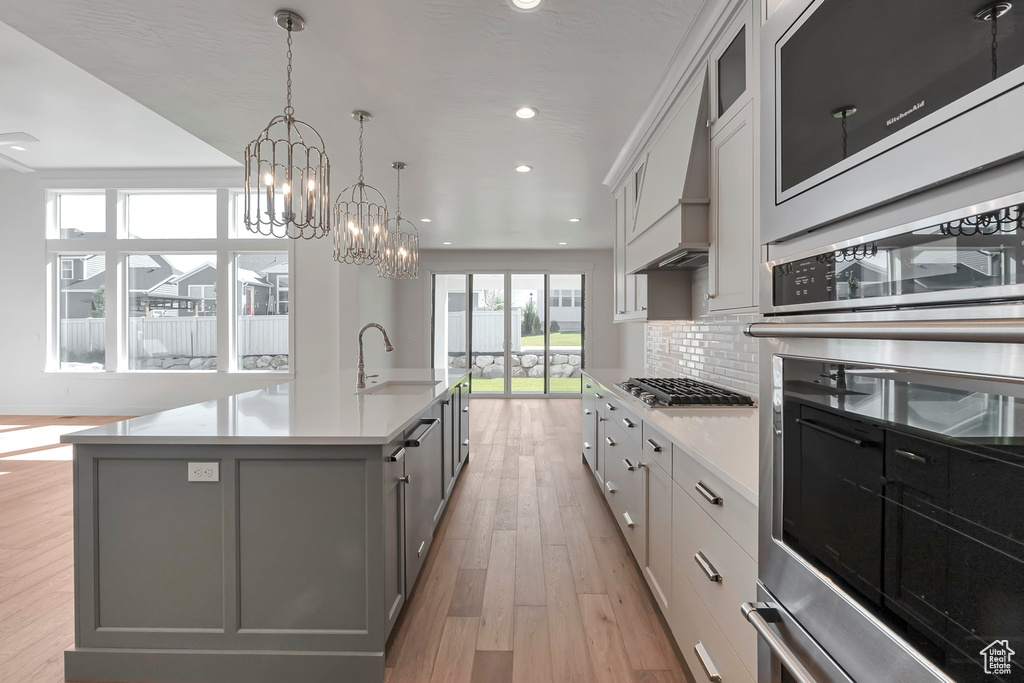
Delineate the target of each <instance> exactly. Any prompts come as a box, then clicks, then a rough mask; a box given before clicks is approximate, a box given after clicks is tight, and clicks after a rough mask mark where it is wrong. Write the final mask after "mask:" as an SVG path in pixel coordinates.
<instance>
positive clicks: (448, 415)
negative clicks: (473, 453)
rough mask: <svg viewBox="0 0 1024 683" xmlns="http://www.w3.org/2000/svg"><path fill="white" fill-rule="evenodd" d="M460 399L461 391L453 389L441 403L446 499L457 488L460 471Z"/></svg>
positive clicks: (442, 464)
mask: <svg viewBox="0 0 1024 683" xmlns="http://www.w3.org/2000/svg"><path fill="white" fill-rule="evenodd" d="M459 399H460V397H459V389H458V387H453V388H452V389H450V390H449V391H448V394H447V395H446V396H445V397H444V400H442V401H441V466H442V470H443V477H444V479H443V482H444V484H443V490H444V497H445V498H448V496H449V495H450V494H451V492H452V488H454V487H455V475H456V473H457V472H458V471H459V457H460V452H461V451H460V448H459V404H460V403H461V401H460V400H459Z"/></svg>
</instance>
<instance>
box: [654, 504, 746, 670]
mask: <svg viewBox="0 0 1024 683" xmlns="http://www.w3.org/2000/svg"><path fill="white" fill-rule="evenodd" d="M672 558H673V560H675V563H676V564H678V565H679V566H680V567H681V568H682V570H683V572H684V573H685V574H686V577H687V578H688V579H689V581H690V585H691V586H692V587H693V589H694V590H695V591H696V592H697V594H698V595H700V597H701V600H703V601H704V604H705V605H706V606H707V608H708V610H709V611H710V612H711V614H712V616H714V618H715V620H716V621H717V622H718V625H719V627H720V628H721V629H722V632H723V633H724V634H725V637H726V638H728V640H729V642H730V643H731V644H732V647H733V649H734V650H735V651H736V652H737V654H738V655H739V657H740V661H742V662H743V664H744V665H745V666H746V667H747V669H748V670H749V671H750V672H751V673H752V674H753V673H756V671H757V639H756V635H755V633H754V630H753V629H752V628H750V625H749V624H747V622H746V621H745V620H744V619H743V615H741V614H740V605H742V604H743V603H745V602H753V601H755V600H756V599H757V565H756V564H755V563H754V561H753V560H752V559H751V558H750V556H749V555H747V554H746V553H745V552H744V551H743V549H742V548H740V547H739V545H738V544H737V543H736V541H734V540H733V539H732V537H730V536H729V534H727V533H725V531H724V530H723V529H722V527H720V526H718V525H717V524H716V523H715V521H714V520H713V519H711V517H710V516H709V515H708V514H707V513H706V512H704V510H702V509H701V507H700V506H699V505H698V504H697V503H696V501H694V500H693V499H692V498H690V497H689V496H686V495H683V494H682V492H681V491H678V490H676V491H675V492H674V493H673V495H672Z"/></svg>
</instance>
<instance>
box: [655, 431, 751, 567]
mask: <svg viewBox="0 0 1024 683" xmlns="http://www.w3.org/2000/svg"><path fill="white" fill-rule="evenodd" d="M673 455H674V457H673V463H672V464H673V467H674V470H673V472H672V478H673V479H675V480H676V483H678V484H679V485H680V486H682V487H683V490H684V491H686V493H687V494H689V496H690V498H692V499H693V500H694V501H696V503H697V504H698V505H699V506H700V507H701V508H702V509H703V510H704V511H705V512H707V513H708V514H709V515H711V518H712V519H714V520H715V521H716V522H717V523H718V524H719V525H720V526H721V527H722V528H723V529H725V530H726V532H727V533H728V534H729V535H730V536H732V538H733V540H735V541H736V542H737V543H739V544H740V547H741V548H743V549H744V550H745V551H746V552H747V554H748V555H750V556H751V557H752V558H754V559H755V560H756V559H757V506H756V505H754V504H753V503H751V502H750V501H749V500H747V499H746V498H744V497H743V496H741V495H740V494H738V493H737V492H736V491H735V489H733V488H732V487H730V486H729V485H727V484H726V483H725V482H724V481H722V480H721V479H719V478H718V477H716V476H715V475H713V474H711V473H710V472H709V471H708V470H707V469H705V468H704V467H703V466H702V465H701V464H700V463H698V462H697V461H696V460H694V459H693V458H691V457H690V456H688V455H687V454H686V453H684V452H682V450H681V449H678V448H677V449H675V451H674V453H673ZM751 457H753V455H752V456H751Z"/></svg>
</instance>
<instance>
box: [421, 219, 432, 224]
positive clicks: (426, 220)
mask: <svg viewBox="0 0 1024 683" xmlns="http://www.w3.org/2000/svg"><path fill="white" fill-rule="evenodd" d="M429 222H430V219H429V218H421V219H420V223H429Z"/></svg>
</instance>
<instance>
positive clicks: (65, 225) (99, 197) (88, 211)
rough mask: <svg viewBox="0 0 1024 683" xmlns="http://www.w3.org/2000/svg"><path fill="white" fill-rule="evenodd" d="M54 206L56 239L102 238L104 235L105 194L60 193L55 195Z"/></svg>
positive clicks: (105, 215) (105, 216) (105, 225)
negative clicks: (55, 211)
mask: <svg viewBox="0 0 1024 683" xmlns="http://www.w3.org/2000/svg"><path fill="white" fill-rule="evenodd" d="M56 205H57V238H58V239H62V240H72V239H80V238H84V237H103V236H104V234H105V233H106V231H107V198H106V194H104V193H102V192H92V193H88V194H86V193H62V194H58V195H57V198H56Z"/></svg>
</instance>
